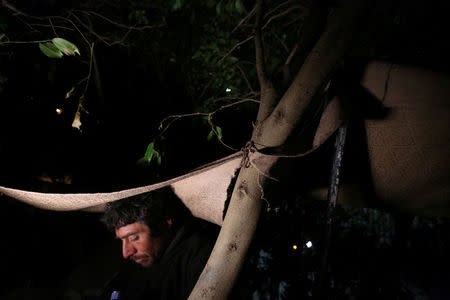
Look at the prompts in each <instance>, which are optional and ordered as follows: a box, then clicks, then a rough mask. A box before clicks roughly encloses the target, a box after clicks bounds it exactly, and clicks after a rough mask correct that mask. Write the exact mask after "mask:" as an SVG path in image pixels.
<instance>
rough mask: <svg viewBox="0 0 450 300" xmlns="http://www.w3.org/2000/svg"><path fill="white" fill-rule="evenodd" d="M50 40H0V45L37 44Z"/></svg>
mask: <svg viewBox="0 0 450 300" xmlns="http://www.w3.org/2000/svg"><path fill="white" fill-rule="evenodd" d="M46 42H51V40H40V41H6V42H0V45H6V44H38V43H46Z"/></svg>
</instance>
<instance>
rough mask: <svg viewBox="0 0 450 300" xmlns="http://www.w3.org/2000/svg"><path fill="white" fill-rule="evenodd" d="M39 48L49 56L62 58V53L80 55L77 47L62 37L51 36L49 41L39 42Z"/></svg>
mask: <svg viewBox="0 0 450 300" xmlns="http://www.w3.org/2000/svg"><path fill="white" fill-rule="evenodd" d="M39 49H41V51H42V53H44V54H45V55H46V56H48V57H50V58H62V57H63V56H64V55H69V56H74V55H75V54H78V55H80V50H78V47H77V46H75V45H74V44H72V43H71V42H69V41H67V40H65V39H62V38H53V39H52V40H51V42H47V43H39Z"/></svg>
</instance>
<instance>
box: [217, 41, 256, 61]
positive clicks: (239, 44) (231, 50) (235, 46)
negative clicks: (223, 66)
mask: <svg viewBox="0 0 450 300" xmlns="http://www.w3.org/2000/svg"><path fill="white" fill-rule="evenodd" d="M252 38H254V36H253V35H251V36H249V37H248V38H246V39H245V40H243V41H240V42H239V43H237V44H236V45H234V46H233V48H231V49H230V50H229V51H228V52H227V54H225V55H224V56H223V57H222V58H221V59H219V62H222V61H223V60H225V58H227V57H228V56H229V55H230V54H231V53H233V51H234V50H235V49H236V48H237V47H239V46H241V45H243V44H245V43H247V42H248V41H250V40H251V39H252Z"/></svg>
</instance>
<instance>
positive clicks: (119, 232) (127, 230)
mask: <svg viewBox="0 0 450 300" xmlns="http://www.w3.org/2000/svg"><path fill="white" fill-rule="evenodd" d="M146 231H149V229H148V226H147V225H145V224H143V223H141V222H135V223H131V224H127V225H124V226H122V227H119V228H116V230H115V233H116V237H117V238H119V239H124V238H126V237H128V236H130V235H133V234H137V233H141V232H146Z"/></svg>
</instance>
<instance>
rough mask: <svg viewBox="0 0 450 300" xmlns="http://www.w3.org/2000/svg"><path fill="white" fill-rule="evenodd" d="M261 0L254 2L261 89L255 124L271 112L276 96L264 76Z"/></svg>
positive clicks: (257, 68)
mask: <svg viewBox="0 0 450 300" xmlns="http://www.w3.org/2000/svg"><path fill="white" fill-rule="evenodd" d="M262 5H263V0H258V1H257V2H256V5H255V7H256V21H255V61H256V74H257V75H258V81H259V85H260V88H261V104H260V106H259V110H258V115H257V117H256V124H257V126H258V124H259V123H260V122H262V121H263V120H264V119H265V118H266V117H267V116H268V115H269V114H270V113H271V112H272V110H273V107H274V106H275V101H276V100H277V98H278V95H277V93H276V91H275V88H274V86H273V84H272V82H271V81H270V80H269V78H268V77H267V75H266V62H265V57H264V45H263V41H262V32H261V31H262V29H261V22H262V10H263V7H262Z"/></svg>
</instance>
